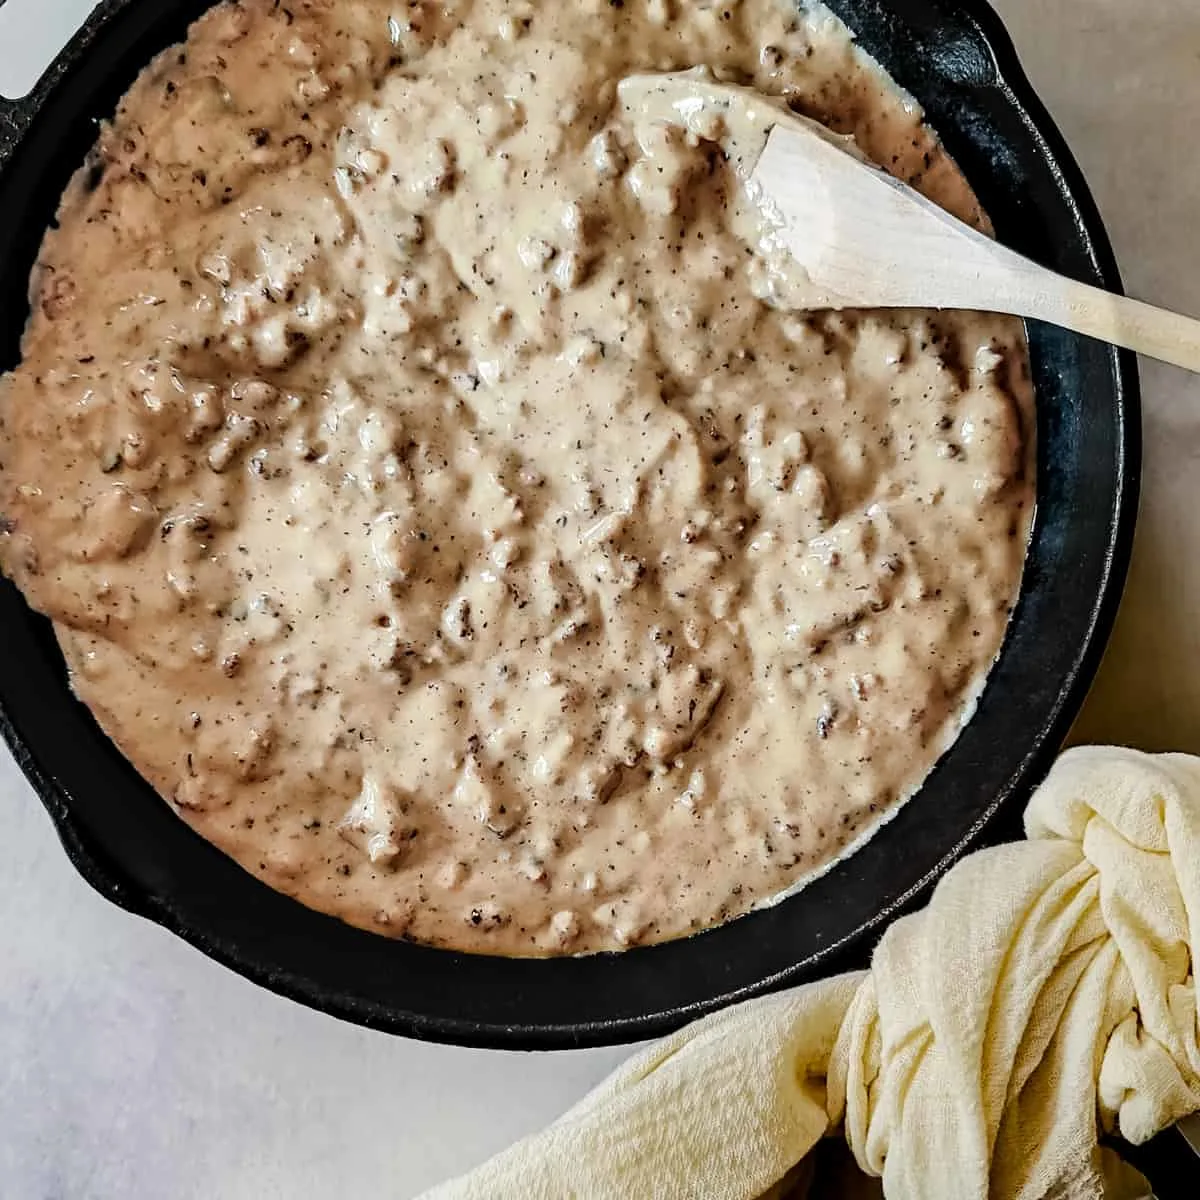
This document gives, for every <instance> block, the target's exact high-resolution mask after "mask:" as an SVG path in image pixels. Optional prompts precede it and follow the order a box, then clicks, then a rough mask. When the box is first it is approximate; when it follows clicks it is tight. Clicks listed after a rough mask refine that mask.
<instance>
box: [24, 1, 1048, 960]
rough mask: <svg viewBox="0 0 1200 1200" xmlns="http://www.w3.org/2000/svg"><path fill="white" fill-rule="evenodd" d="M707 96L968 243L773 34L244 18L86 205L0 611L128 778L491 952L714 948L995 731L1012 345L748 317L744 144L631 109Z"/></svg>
mask: <svg viewBox="0 0 1200 1200" xmlns="http://www.w3.org/2000/svg"><path fill="white" fill-rule="evenodd" d="M695 64H707V65H709V66H711V67H712V68H714V70H715V71H716V72H717V73H718V75H719V76H721V77H724V78H729V79H733V80H735V81H737V82H742V83H746V84H749V85H751V86H753V87H755V88H757V89H760V90H762V91H764V92H767V93H771V94H776V95H785V96H786V97H787V98H788V100H789V101H790V102H791V104H792V105H793V107H795V108H796V109H797V110H799V111H803V112H805V113H807V114H810V115H812V116H815V117H817V118H819V119H821V120H823V121H824V122H826V123H827V124H829V125H831V126H833V127H834V128H836V129H838V130H841V131H843V132H848V133H853V134H854V135H855V137H856V139H857V141H858V144H859V146H860V147H861V148H862V150H863V151H864V152H866V153H867V154H868V155H869V156H871V157H872V158H874V159H875V160H876V161H878V162H880V163H881V164H883V165H885V166H887V167H888V168H889V169H891V170H893V171H894V172H895V173H897V174H898V175H900V176H901V177H903V178H905V179H908V180H910V181H912V182H913V183H914V184H916V185H917V186H919V187H920V188H921V189H922V190H924V191H925V192H926V193H927V194H928V195H930V196H931V197H933V198H934V199H936V200H937V201H938V202H940V203H941V204H943V205H944V206H945V207H947V208H948V209H950V210H951V211H954V212H956V213H957V214H959V215H961V216H962V217H964V218H965V219H967V220H971V221H973V222H975V223H977V224H980V225H982V224H983V223H984V218H983V216H982V214H981V213H980V211H979V209H978V207H977V205H976V203H975V201H974V199H973V197H972V195H971V193H970V191H969V189H968V188H967V186H966V184H965V183H964V182H963V180H962V178H961V177H960V175H959V174H958V172H957V170H956V168H955V167H954V165H953V163H952V162H951V161H950V160H949V159H948V157H947V156H946V155H945V153H944V152H943V151H942V149H941V148H940V146H939V144H938V142H937V140H936V138H935V137H934V135H933V134H932V133H930V132H929V131H928V130H927V129H925V128H924V127H923V126H922V124H921V120H920V113H919V111H918V110H917V109H916V107H915V105H914V104H913V103H912V102H911V100H909V99H907V98H906V97H905V96H904V95H903V94H901V93H900V92H899V91H898V90H896V89H895V88H894V86H893V85H892V84H891V83H890V81H889V80H888V79H887V78H886V76H884V75H883V74H882V72H881V71H880V70H879V69H878V68H877V67H876V66H874V65H873V64H872V63H871V62H870V61H869V60H867V59H866V58H865V57H863V56H861V55H860V54H859V53H858V52H857V51H855V49H854V48H853V45H852V43H851V41H850V40H849V38H848V36H847V34H846V31H845V30H844V28H843V27H842V26H841V25H840V24H838V23H837V22H836V21H834V20H833V19H832V18H830V17H829V15H828V14H827V13H825V12H824V11H823V10H820V9H813V10H810V11H804V12H798V11H797V10H796V9H794V8H792V7H790V6H785V5H783V4H780V3H777V0H740V2H738V0H726V2H725V3H716V4H706V3H703V2H699V0H697V2H693V3H683V2H682V0H624V3H610V2H609V0H603V2H596V0H583V2H581V3H572V4H559V3H551V2H550V0H545V2H542V3H525V2H522V0H448V2H447V3H443V4H430V3H421V2H413V3H408V4H404V3H395V2H391V0H389V2H386V3H385V2H383V0H339V2H336V3H335V2H333V0H328V2H320V0H308V2H306V0H294V3H292V4H291V5H290V7H283V6H280V5H277V4H275V3H270V2H268V0H245V2H244V3H241V4H236V5H235V4H223V5H221V6H219V7H218V8H216V9H214V10H213V11H212V12H210V13H209V14H208V15H207V16H206V17H204V18H203V20H201V21H200V22H199V23H198V24H197V25H196V26H195V27H194V28H193V30H192V32H191V34H190V36H189V39H188V41H187V43H186V44H185V45H184V46H181V47H177V48H175V49H173V50H171V51H169V52H167V53H166V54H164V55H163V56H161V57H160V58H159V59H158V60H157V61H156V62H155V63H154V64H153V65H152V66H151V67H150V68H149V69H148V70H147V71H146V72H145V73H144V74H143V75H142V77H141V78H140V79H139V80H138V82H137V84H136V85H135V86H134V88H133V89H132V90H131V92H130V93H129V94H128V96H127V97H126V99H125V100H124V102H123V104H122V106H121V109H120V111H119V113H118V114H117V116H116V118H115V120H114V121H113V123H112V124H110V125H108V126H106V127H105V128H104V129H103V131H102V134H101V137H100V141H99V144H98V147H97V149H96V151H95V154H94V156H93V159H92V161H91V162H90V163H89V165H88V166H87V167H86V168H85V169H84V170H83V171H82V172H81V173H80V175H79V176H78V178H77V179H76V181H75V183H74V184H73V185H72V188H71V190H70V191H69V193H68V195H67V196H66V198H65V200H64V203H63V208H62V211H61V214H60V225H59V228H58V229H57V230H56V231H53V232H51V234H50V235H49V236H48V238H47V240H46V243H45V246H44V248H43V250H42V254H41V259H40V263H39V268H38V271H37V275H36V277H35V280H34V286H33V301H34V306H33V317H32V320H31V323H30V326H29V329H28V332H27V335H26V338H25V342H24V360H23V362H22V364H21V365H20V367H19V368H18V369H17V370H16V371H15V372H13V373H12V374H11V375H9V376H7V377H6V378H5V379H4V380H3V381H2V382H0V514H2V515H0V563H2V565H3V567H4V570H5V571H6V573H7V574H9V575H10V576H11V577H12V578H13V579H14V580H15V581H16V582H17V583H18V584H19V586H20V587H21V588H22V589H23V591H24V592H25V594H26V595H27V596H28V598H29V600H30V601H31V603H32V604H33V605H34V606H35V607H37V608H38V609H40V610H41V611H42V612H44V613H46V614H47V615H49V616H50V617H51V618H52V619H53V620H54V622H55V627H56V629H57V632H58V636H59V639H60V642H61V644H62V646H63V649H64V652H65V654H66V656H67V660H68V663H69V666H70V668H71V672H72V680H73V685H74V687H75V690H76V691H77V692H78V694H79V695H80V696H81V698H82V699H83V700H84V701H85V702H86V703H87V704H88V705H89V706H90V707H91V708H92V709H93V711H94V712H95V713H96V715H97V716H98V718H99V719H100V721H101V722H102V724H103V725H104V727H105V729H106V730H107V731H108V732H109V733H110V734H111V736H112V737H113V738H114V740H115V741H116V742H117V744H118V745H119V746H120V747H121V749H122V750H123V751H124V752H125V754H127V755H128V757H129V758H130V759H131V760H132V762H133V763H134V764H135V765H136V766H137V767H138V768H139V770H141V772H142V773H143V774H144V775H145V776H146V778H147V779H149V780H150V781H151V782H152V783H153V784H154V786H155V787H156V788H157V789H158V790H159V791H160V792H161V794H162V795H163V796H164V797H165V798H166V799H167V800H168V801H169V802H170V803H171V804H172V805H173V806H174V807H175V808H176V809H177V810H178V812H179V814H180V815H181V816H182V817H183V818H184V819H185V820H187V821H188V822H189V823H190V824H192V825H193V826H194V827H195V828H196V829H198V830H199V831H200V832H201V833H202V834H204V836H206V837H207V838H209V839H211V840H212V841H213V842H215V843H216V844H217V845H219V846H220V847H222V848H223V849H224V850H225V851H226V852H227V853H229V854H231V855H232V856H234V857H235V858H236V859H237V860H238V861H239V862H240V863H241V864H242V865H243V866H245V867H246V868H247V869H248V870H250V871H252V872H254V873H255V874H257V875H259V876H260V877H262V878H263V879H265V880H267V881H268V882H269V883H270V884H272V885H273V886H274V887H276V888H279V889H280V890H282V891H285V892H287V893H290V894H292V895H294V896H296V897H297V898H298V899H300V900H302V901H303V902H305V903H306V904H309V905H312V906H313V907H315V908H318V909H322V910H324V911H326V912H330V913H334V914H336V915H338V916H340V917H343V918H344V919H346V920H348V921H352V922H354V923H356V924H360V925H363V926H365V927H367V928H370V929H374V930H377V931H379V932H382V933H387V934H392V935H405V936H409V937H412V938H416V939H419V940H422V941H426V942H431V943H435V944H439V945H445V946H452V947H457V948H464V949H468V950H473V951H481V952H490V953H504V954H546V953H578V952H584V951H594V950H602V949H619V948H623V947H626V946H630V945H634V944H637V943H642V942H652V941H658V940H662V939H666V938H671V937H675V936H679V935H682V934H686V933H689V932H691V931H694V930H697V929H700V928H703V927H706V926H709V925H712V924H714V923H717V922H720V921H723V920H726V919H728V918H730V917H733V916H735V915H737V914H740V913H743V912H745V911H746V910H748V909H750V908H751V907H753V906H754V905H756V904H759V903H763V902H766V901H768V900H770V899H771V898H773V897H775V896H777V895H779V893H780V892H781V891H783V890H785V889H787V888H788V887H790V886H792V885H794V884H796V883H797V882H798V881H800V880H802V879H803V878H804V877H806V876H808V875H811V873H812V872H814V871H815V870H818V869H820V868H821V867H823V866H824V865H826V864H828V862H829V861H831V859H832V858H833V857H835V856H836V855H837V854H839V853H840V852H842V851H844V850H845V849H846V847H847V846H848V845H849V844H850V843H851V842H852V841H853V840H854V839H855V838H857V837H858V836H860V835H862V834H863V833H864V832H866V831H868V830H869V829H870V828H872V827H873V826H874V825H875V824H877V823H878V821H879V820H880V819H881V818H882V817H883V816H884V815H885V814H887V813H888V812H889V811H890V810H892V809H893V808H894V806H895V805H896V804H897V803H899V802H900V801H901V800H902V799H903V798H905V797H906V796H907V795H908V794H910V793H911V792H912V791H913V790H914V789H915V788H916V787H917V785H918V784H919V783H920V782H921V780H922V778H923V777H924V776H925V775H926V774H927V772H928V770H929V768H930V767H931V766H932V764H933V762H934V761H935V759H936V758H937V757H938V756H939V754H940V753H941V752H942V751H943V750H944V749H945V748H946V747H947V745H948V744H949V743H950V742H951V741H952V740H953V738H954V736H955V734H956V733H957V731H958V729H959V727H960V725H961V722H962V721H963V719H964V717H965V716H966V715H967V714H968V713H969V710H970V707H971V705H972V704H973V703H974V700H975V698H976V696H977V694H978V691H979V688H980V687H981V685H982V681H983V679H984V677H985V675H986V672H987V670H988V668H989V666H990V664H991V662H992V661H993V659H994V657H995V655H996V653H997V650H998V648H999V645H1000V642H1001V639H1002V636H1003V633H1004V629H1005V625H1006V622H1007V618H1008V613H1009V609H1010V606H1011V604H1012V602H1013V600H1014V598H1015V595H1016V591H1017V587H1018V582H1019V578H1020V572H1021V564H1022V560H1023V556H1024V549H1025V542H1026V535H1027V527H1028V520H1029V515H1030V511H1031V507H1032V468H1031V465H1030V464H1031V457H1030V441H1031V437H1032V434H1031V430H1032V399H1031V394H1030V388H1029V384H1028V369H1027V360H1026V353H1025V346H1024V341H1023V337H1022V332H1021V329H1020V326H1019V324H1017V323H1016V322H1013V321H1009V320H1006V319H998V318H994V317H981V316H978V315H970V314H956V313H943V314H931V313H920V312H893V313H867V312H845V313H840V314H837V313H804V312H792V311H786V310H784V309H782V308H780V307H778V306H773V305H771V304H769V303H767V302H765V300H764V299H763V297H768V296H769V295H770V294H771V286H770V280H769V278H768V272H767V271H766V270H765V268H764V265H763V263H762V261H761V260H759V259H758V258H757V256H756V255H755V254H754V253H753V252H752V250H751V247H750V246H749V245H748V244H747V242H746V241H745V240H744V239H743V238H742V237H740V236H739V235H738V232H737V230H736V228H735V222H734V221H733V220H732V217H731V214H732V213H734V212H735V211H736V210H737V209H738V205H739V204H740V203H742V199H743V198H740V196H739V192H738V184H737V181H736V179H735V177H734V174H733V172H732V170H731V168H730V165H729V164H728V163H727V161H726V160H725V157H724V155H723V153H722V150H721V147H720V145H719V143H718V142H716V141H713V140H706V139H705V138H703V137H699V136H696V135H695V134H694V133H693V134H690V135H689V134H688V133H686V132H685V131H683V130H680V129H678V128H672V127H669V126H666V125H662V124H659V123H657V122H654V121H648V120H639V119H638V114H637V113H630V112H628V111H626V110H625V109H624V108H623V106H622V105H621V103H620V102H619V101H618V99H617V97H616V85H617V83H618V82H619V80H620V79H621V78H622V77H623V76H625V75H627V74H629V73H631V72H635V71H658V70H675V69H681V68H687V67H691V66H693V65H695ZM112 802H113V803H114V804H117V803H120V802H121V798H120V797H113V798H112Z"/></svg>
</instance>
